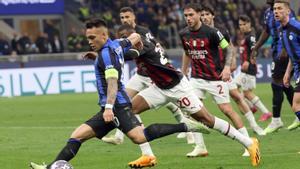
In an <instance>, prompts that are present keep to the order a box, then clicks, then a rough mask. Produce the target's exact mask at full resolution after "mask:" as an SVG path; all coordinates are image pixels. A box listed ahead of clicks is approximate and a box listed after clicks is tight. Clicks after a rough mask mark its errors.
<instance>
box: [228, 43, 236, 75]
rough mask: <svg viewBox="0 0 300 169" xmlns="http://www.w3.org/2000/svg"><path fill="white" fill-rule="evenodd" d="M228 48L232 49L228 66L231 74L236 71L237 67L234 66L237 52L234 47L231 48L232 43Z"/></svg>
mask: <svg viewBox="0 0 300 169" xmlns="http://www.w3.org/2000/svg"><path fill="white" fill-rule="evenodd" d="M230 46H231V47H232V56H231V65H230V71H231V72H233V71H235V70H236V68H237V65H236V56H237V52H236V49H235V47H234V46H233V44H232V43H230Z"/></svg>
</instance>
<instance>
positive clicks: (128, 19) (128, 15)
mask: <svg viewBox="0 0 300 169" xmlns="http://www.w3.org/2000/svg"><path fill="white" fill-rule="evenodd" d="M120 19H121V23H122V24H128V25H130V26H132V27H133V26H134V24H135V15H134V14H133V13H132V12H121V13H120Z"/></svg>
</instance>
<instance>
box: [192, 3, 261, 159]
mask: <svg viewBox="0 0 300 169" xmlns="http://www.w3.org/2000/svg"><path fill="white" fill-rule="evenodd" d="M200 13H201V16H200V19H201V21H202V22H203V23H204V24H206V25H208V26H210V27H215V28H217V29H218V30H220V31H221V33H222V34H223V35H224V38H225V39H226V40H227V41H228V42H230V35H229V32H228V30H227V29H226V28H224V27H222V26H221V25H218V24H216V23H215V22H214V17H215V15H214V10H213V8H212V7H211V6H210V5H208V4H204V5H202V7H201V12H200ZM230 45H232V44H231V43H230ZM220 52H221V51H220ZM235 62H236V58H235V55H233V56H232V63H231V69H232V70H234V69H235V68H233V67H236V66H234V65H235V64H236V63H235ZM228 88H229V94H230V96H231V97H232V98H233V100H234V101H235V102H236V103H237V105H238V107H239V109H240V111H241V112H242V113H243V114H244V115H245V117H246V119H247V120H248V122H249V124H250V127H251V128H252V129H253V130H254V132H256V133H257V134H258V135H265V132H264V131H263V130H262V129H261V127H259V126H258V124H257V123H256V121H255V118H254V116H253V113H252V112H251V110H250V108H249V107H248V105H247V103H246V102H245V100H244V99H243V97H242V95H241V94H240V92H239V90H238V89H237V86H236V84H235V82H234V81H233V80H230V81H229V82H228ZM194 137H195V138H194V139H195V144H196V146H195V148H194V150H193V151H192V152H190V153H188V154H187V156H188V157H198V156H202V157H203V156H206V155H208V153H207V149H206V146H205V144H204V139H203V136H202V134H201V133H194Z"/></svg>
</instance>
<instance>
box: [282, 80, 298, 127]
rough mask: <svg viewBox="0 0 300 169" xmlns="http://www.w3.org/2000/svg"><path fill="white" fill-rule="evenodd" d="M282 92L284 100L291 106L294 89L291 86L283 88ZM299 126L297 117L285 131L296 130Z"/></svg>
mask: <svg viewBox="0 0 300 169" xmlns="http://www.w3.org/2000/svg"><path fill="white" fill-rule="evenodd" d="M283 91H284V93H285V95H286V98H287V100H288V102H289V103H290V105H291V106H292V104H293V97H294V88H293V86H289V87H283ZM299 126H300V121H299V119H298V117H295V120H294V121H293V123H292V124H291V125H289V126H288V128H287V129H288V130H294V129H296V128H298V127H299Z"/></svg>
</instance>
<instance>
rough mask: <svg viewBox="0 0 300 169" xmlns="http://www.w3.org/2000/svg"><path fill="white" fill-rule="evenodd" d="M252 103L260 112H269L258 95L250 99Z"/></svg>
mask: <svg viewBox="0 0 300 169" xmlns="http://www.w3.org/2000/svg"><path fill="white" fill-rule="evenodd" d="M251 102H252V104H254V105H255V106H256V107H257V108H258V109H259V110H260V111H261V112H262V113H269V110H268V109H267V108H266V106H265V105H264V104H263V103H262V102H261V101H260V99H259V97H257V96H255V97H254V98H253V99H252V100H251Z"/></svg>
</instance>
